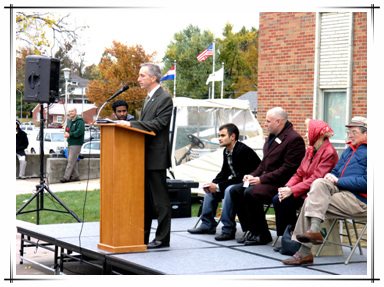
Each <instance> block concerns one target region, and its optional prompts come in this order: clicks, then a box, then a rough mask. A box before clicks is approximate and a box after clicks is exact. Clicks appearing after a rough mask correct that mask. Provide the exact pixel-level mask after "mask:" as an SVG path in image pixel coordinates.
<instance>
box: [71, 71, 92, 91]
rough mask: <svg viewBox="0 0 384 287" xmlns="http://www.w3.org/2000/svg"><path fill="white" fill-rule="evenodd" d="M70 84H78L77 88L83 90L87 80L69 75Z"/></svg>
mask: <svg viewBox="0 0 384 287" xmlns="http://www.w3.org/2000/svg"><path fill="white" fill-rule="evenodd" d="M70 80H71V82H76V83H78V86H79V87H83V88H85V87H86V86H87V85H88V83H89V81H88V80H87V79H83V78H81V77H80V76H78V75H76V74H71V78H70Z"/></svg>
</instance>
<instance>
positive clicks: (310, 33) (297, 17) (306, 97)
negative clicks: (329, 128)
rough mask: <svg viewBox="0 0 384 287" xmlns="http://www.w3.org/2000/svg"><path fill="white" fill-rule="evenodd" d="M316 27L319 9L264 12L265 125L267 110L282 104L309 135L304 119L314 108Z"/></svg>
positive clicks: (261, 103) (261, 91) (261, 98)
mask: <svg viewBox="0 0 384 287" xmlns="http://www.w3.org/2000/svg"><path fill="white" fill-rule="evenodd" d="M315 29H316V14H315V13H260V24H259V79H258V82H259V86H258V99H257V102H258V108H257V114H258V116H257V117H258V119H259V121H260V124H261V125H262V126H264V122H265V114H266V112H267V111H268V110H269V109H270V108H272V107H276V106H281V107H282V108H284V109H285V110H286V111H287V112H288V117H289V120H290V121H291V122H292V123H293V125H294V128H295V129H296V130H297V131H298V132H300V133H301V135H303V136H304V135H305V124H304V121H305V119H306V118H310V117H312V111H313V85H314V63H315ZM264 132H266V130H265V129H264Z"/></svg>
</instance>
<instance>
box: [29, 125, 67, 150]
mask: <svg viewBox="0 0 384 287" xmlns="http://www.w3.org/2000/svg"><path fill="white" fill-rule="evenodd" d="M28 140H29V146H28V151H29V152H30V153H38V154H39V153H40V131H39V132H37V134H36V135H31V136H30V137H28ZM65 144H66V139H65V138H64V130H62V129H44V153H45V154H48V153H59V152H60V151H61V150H63V149H64V148H65Z"/></svg>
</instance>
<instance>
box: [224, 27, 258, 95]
mask: <svg viewBox="0 0 384 287" xmlns="http://www.w3.org/2000/svg"><path fill="white" fill-rule="evenodd" d="M232 29H233V25H231V24H229V23H227V24H226V26H225V28H224V31H223V36H224V38H223V39H222V40H220V42H219V43H218V49H219V51H220V56H219V60H221V61H222V62H224V67H225V68H224V69H225V76H224V78H225V85H224V86H225V90H226V92H227V94H229V95H231V97H233V98H236V97H238V96H241V95H242V94H244V93H246V92H249V91H255V90H257V75H258V73H257V66H258V31H257V30H256V29H255V28H252V29H251V30H250V31H247V30H246V29H245V27H243V28H242V29H241V30H240V31H239V32H237V33H233V31H232Z"/></svg>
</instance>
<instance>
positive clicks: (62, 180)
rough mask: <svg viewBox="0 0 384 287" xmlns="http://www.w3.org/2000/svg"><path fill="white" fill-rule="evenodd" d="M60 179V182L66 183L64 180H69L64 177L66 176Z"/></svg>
mask: <svg viewBox="0 0 384 287" xmlns="http://www.w3.org/2000/svg"><path fill="white" fill-rule="evenodd" d="M60 181H61V182H62V183H66V182H69V179H66V178H64V177H63V178H62V179H60Z"/></svg>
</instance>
